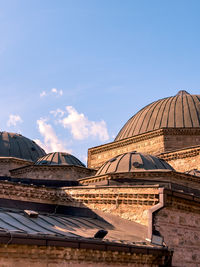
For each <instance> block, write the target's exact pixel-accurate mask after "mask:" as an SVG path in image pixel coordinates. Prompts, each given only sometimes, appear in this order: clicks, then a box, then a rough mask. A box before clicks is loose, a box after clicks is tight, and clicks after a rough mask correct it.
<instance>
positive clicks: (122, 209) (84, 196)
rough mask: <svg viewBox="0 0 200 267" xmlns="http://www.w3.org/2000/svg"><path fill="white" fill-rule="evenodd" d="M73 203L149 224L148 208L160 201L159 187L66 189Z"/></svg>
mask: <svg viewBox="0 0 200 267" xmlns="http://www.w3.org/2000/svg"><path fill="white" fill-rule="evenodd" d="M65 192H66V194H67V196H68V197H69V198H70V199H73V200H74V202H72V203H71V205H76V206H77V205H78V203H80V206H82V205H84V206H85V207H88V208H90V209H92V210H94V211H95V210H102V211H104V212H107V213H110V214H113V215H119V216H120V217H121V218H123V219H127V220H131V221H135V222H137V223H140V224H143V225H146V226H147V225H148V210H149V209H150V208H151V207H152V206H153V205H155V204H157V203H158V197H159V196H158V188H151V187H149V188H136V187H125V188H122V187H121V188H117V187H113V188H112V187H109V188H105V187H104V188H103V187H102V188H74V189H73V188H70V189H65Z"/></svg>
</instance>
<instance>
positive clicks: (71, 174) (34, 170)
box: [10, 165, 96, 181]
mask: <svg viewBox="0 0 200 267" xmlns="http://www.w3.org/2000/svg"><path fill="white" fill-rule="evenodd" d="M10 173H11V176H12V177H14V178H30V179H42V180H43V179H48V180H60V181H77V180H78V179H81V178H84V177H88V176H91V175H95V173H96V171H95V170H92V169H88V168H84V167H79V166H35V165H33V166H27V167H24V168H20V169H15V170H11V171H10Z"/></svg>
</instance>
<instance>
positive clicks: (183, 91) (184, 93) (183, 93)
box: [177, 90, 190, 96]
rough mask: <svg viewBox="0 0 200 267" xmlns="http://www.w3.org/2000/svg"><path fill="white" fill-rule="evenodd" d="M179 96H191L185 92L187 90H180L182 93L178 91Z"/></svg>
mask: <svg viewBox="0 0 200 267" xmlns="http://www.w3.org/2000/svg"><path fill="white" fill-rule="evenodd" d="M177 95H181V96H182V95H190V94H189V93H188V92H187V91H185V90H180V91H178V93H177Z"/></svg>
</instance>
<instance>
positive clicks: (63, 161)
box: [35, 152, 85, 167]
mask: <svg viewBox="0 0 200 267" xmlns="http://www.w3.org/2000/svg"><path fill="white" fill-rule="evenodd" d="M35 165H75V166H81V167H85V165H84V164H83V163H82V162H81V161H80V160H79V159H77V158H76V157H74V156H73V155H71V154H68V153H65V152H53V153H49V154H47V155H45V156H44V157H41V158H39V159H38V160H37V161H36V162H35Z"/></svg>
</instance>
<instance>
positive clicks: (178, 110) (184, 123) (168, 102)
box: [115, 91, 200, 141]
mask: <svg viewBox="0 0 200 267" xmlns="http://www.w3.org/2000/svg"><path fill="white" fill-rule="evenodd" d="M188 127H189V128H190V127H193V128H195V127H198V128H199V127H200V95H190V94H189V93H188V92H186V91H179V92H178V94H177V95H175V96H171V97H167V98H164V99H160V100H158V101H155V102H153V103H151V104H149V105H148V106H146V107H144V108H143V109H141V110H140V111H139V112H138V113H137V114H135V115H134V116H133V117H131V118H130V119H129V120H128V121H127V123H126V124H125V125H124V126H123V128H122V129H121V131H120V132H119V133H118V135H117V137H116V138H115V141H118V140H122V139H124V138H128V137H132V136H135V135H138V134H143V133H146V132H150V131H153V130H157V129H160V128H188Z"/></svg>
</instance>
